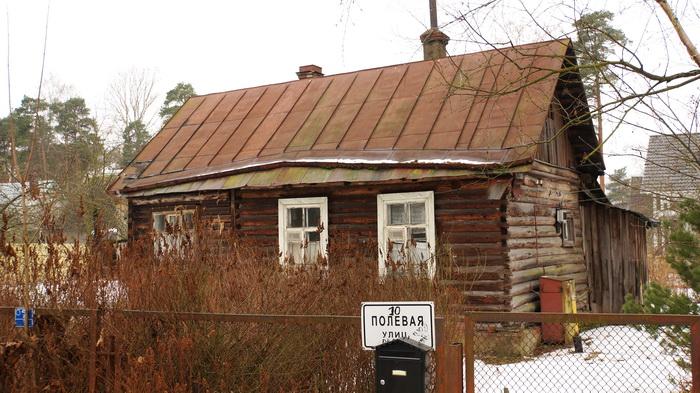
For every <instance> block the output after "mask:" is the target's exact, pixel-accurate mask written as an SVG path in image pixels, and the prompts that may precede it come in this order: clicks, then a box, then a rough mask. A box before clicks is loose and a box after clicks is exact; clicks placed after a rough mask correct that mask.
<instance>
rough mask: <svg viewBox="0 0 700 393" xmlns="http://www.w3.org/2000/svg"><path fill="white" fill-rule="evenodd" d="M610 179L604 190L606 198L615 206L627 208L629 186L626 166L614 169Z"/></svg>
mask: <svg viewBox="0 0 700 393" xmlns="http://www.w3.org/2000/svg"><path fill="white" fill-rule="evenodd" d="M610 180H611V181H610V182H609V183H608V187H607V189H606V190H605V194H606V195H607V197H608V199H609V200H610V202H611V203H612V204H613V205H615V206H620V207H623V208H628V205H629V199H630V198H629V197H630V187H629V186H628V184H629V176H627V168H626V167H622V168H620V169H615V171H614V172H613V174H612V176H610Z"/></svg>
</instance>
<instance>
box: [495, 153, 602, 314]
mask: <svg viewBox="0 0 700 393" xmlns="http://www.w3.org/2000/svg"><path fill="white" fill-rule="evenodd" d="M536 164H537V165H535V166H534V167H533V170H531V171H530V172H528V173H526V174H521V175H517V176H516V178H515V179H514V180H513V186H512V190H511V193H510V194H511V195H510V198H509V201H508V208H507V218H506V221H507V223H508V240H507V246H508V259H509V264H510V270H511V271H512V281H511V288H510V296H511V304H510V305H511V306H512V311H537V310H539V278H540V276H543V275H548V276H557V277H568V278H573V279H575V280H576V295H577V299H578V307H579V309H582V310H586V309H588V302H587V299H588V295H587V292H588V280H587V274H586V263H585V260H584V254H583V238H582V236H581V235H582V233H581V217H580V213H579V199H578V191H579V177H578V174H577V173H576V172H574V171H572V170H568V169H563V168H556V167H553V166H551V165H547V164H544V163H536ZM557 209H565V210H568V211H569V212H571V213H573V217H574V228H575V229H574V239H575V240H574V243H573V244H572V245H570V246H566V245H564V242H563V240H562V236H561V233H560V232H559V231H558V229H557V226H556V212H557Z"/></svg>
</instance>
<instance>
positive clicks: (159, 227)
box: [153, 214, 165, 232]
mask: <svg viewBox="0 0 700 393" xmlns="http://www.w3.org/2000/svg"><path fill="white" fill-rule="evenodd" d="M153 228H154V229H155V230H156V231H158V232H163V231H164V230H165V216H164V215H163V214H154V215H153Z"/></svg>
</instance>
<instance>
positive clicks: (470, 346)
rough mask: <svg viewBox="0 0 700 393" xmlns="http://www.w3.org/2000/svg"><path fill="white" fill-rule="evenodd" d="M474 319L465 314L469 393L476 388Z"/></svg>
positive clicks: (466, 378)
mask: <svg viewBox="0 0 700 393" xmlns="http://www.w3.org/2000/svg"><path fill="white" fill-rule="evenodd" d="M475 330H476V329H475V327H474V320H473V319H472V318H471V317H470V316H469V314H466V315H465V316H464V373H465V374H466V375H465V385H466V386H465V387H466V391H467V393H475V389H474V333H475Z"/></svg>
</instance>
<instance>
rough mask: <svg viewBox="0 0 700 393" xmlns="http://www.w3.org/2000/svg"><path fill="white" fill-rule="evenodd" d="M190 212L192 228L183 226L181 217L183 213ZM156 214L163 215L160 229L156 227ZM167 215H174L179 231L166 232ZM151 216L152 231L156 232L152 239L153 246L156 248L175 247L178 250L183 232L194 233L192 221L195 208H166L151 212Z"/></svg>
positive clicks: (194, 218)
mask: <svg viewBox="0 0 700 393" xmlns="http://www.w3.org/2000/svg"><path fill="white" fill-rule="evenodd" d="M187 213H189V214H191V215H192V226H193V227H192V228H189V229H187V228H185V227H184V226H183V221H184V220H183V218H184V216H185V214H187ZM158 216H163V217H164V219H165V222H164V225H165V227H164V228H162V229H159V228H157V227H156V217H158ZM169 217H175V219H176V220H177V226H178V228H179V229H180V232H179V233H168V232H167V230H166V229H167V223H168V218H169ZM152 218H153V231H154V232H155V234H156V238H155V239H154V242H155V243H154V247H155V248H156V249H169V250H173V249H177V250H179V249H180V248H181V246H182V240H183V239H182V238H183V236H184V235H185V234H187V233H189V234H193V233H194V225H195V224H194V221H195V220H196V219H197V211H196V209H175V210H167V211H158V212H153V213H152Z"/></svg>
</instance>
